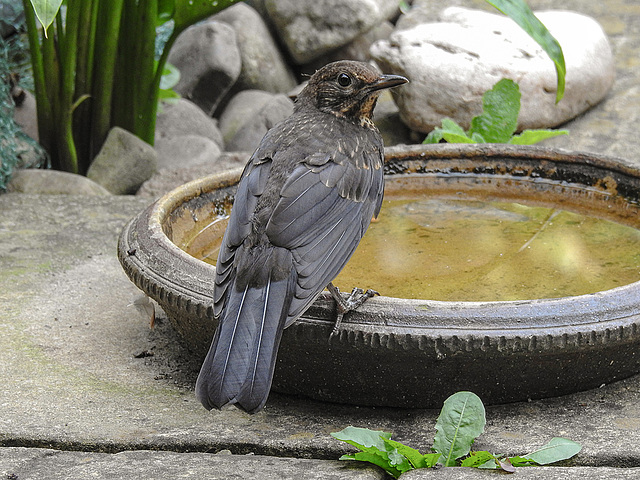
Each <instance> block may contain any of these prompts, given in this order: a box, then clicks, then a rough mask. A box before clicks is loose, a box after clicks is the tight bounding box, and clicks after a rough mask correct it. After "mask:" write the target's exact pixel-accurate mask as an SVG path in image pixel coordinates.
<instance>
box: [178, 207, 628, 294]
mask: <svg viewBox="0 0 640 480" xmlns="http://www.w3.org/2000/svg"><path fill="white" fill-rule="evenodd" d="M225 225H226V218H224V217H216V218H215V219H212V220H210V221H207V222H204V223H203V224H202V226H201V227H199V230H198V231H197V232H195V234H194V235H193V236H192V237H191V239H190V240H189V241H187V242H185V243H186V245H183V246H182V247H183V248H184V249H185V250H186V251H187V252H189V253H191V254H192V255H194V256H196V257H198V258H201V259H204V260H205V261H207V262H210V263H215V259H216V257H217V254H218V249H219V244H220V237H221V233H222V231H223V230H224V227H225ZM215 237H217V241H216V238H215ZM638 280H640V230H638V229H635V228H632V227H628V226H625V225H621V224H618V223H614V222H612V221H609V220H603V219H600V218H594V217H589V216H584V215H580V214H576V213H572V212H569V211H564V210H555V209H550V208H544V207H537V206H536V207H534V206H527V205H524V204H519V203H503V202H485V201H474V200H460V199H446V198H429V197H424V198H420V199H416V198H413V199H406V198H401V197H399V196H394V197H391V198H386V199H385V202H384V205H383V208H382V211H381V212H380V215H379V217H378V220H377V221H375V222H374V223H372V224H371V227H369V230H368V231H367V234H366V235H365V237H364V238H363V240H362V242H361V243H360V245H359V247H358V249H357V251H356V253H355V254H354V256H353V257H352V259H351V260H350V261H349V263H348V264H347V266H346V267H345V269H344V270H343V271H342V273H341V274H340V275H339V276H338V277H337V278H336V280H335V281H334V284H335V285H336V286H338V287H339V288H340V289H341V290H344V291H350V290H351V289H352V288H353V287H354V286H358V287H361V288H373V289H375V290H377V291H379V292H380V293H381V294H382V295H385V296H391V297H400V298H422V299H432V300H447V301H494V300H526V299H535V298H555V297H564V296H572V295H581V294H585V293H593V292H597V291H600V290H606V289H610V288H614V287H617V286H621V285H626V284H629V283H632V282H635V281H638Z"/></svg>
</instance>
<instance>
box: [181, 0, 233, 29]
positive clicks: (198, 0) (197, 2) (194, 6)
mask: <svg viewBox="0 0 640 480" xmlns="http://www.w3.org/2000/svg"><path fill="white" fill-rule="evenodd" d="M174 1H175V10H174V12H173V20H174V21H175V22H176V23H175V31H176V32H181V31H182V30H184V29H185V28H186V27H188V26H189V25H192V24H194V23H196V22H199V21H200V20H203V19H205V18H207V17H209V16H211V15H213V14H215V13H218V12H220V11H221V10H224V9H225V8H227V7H229V6H231V5H233V4H234V3H236V2H237V1H238V0H174Z"/></svg>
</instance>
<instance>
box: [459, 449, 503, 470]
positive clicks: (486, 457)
mask: <svg viewBox="0 0 640 480" xmlns="http://www.w3.org/2000/svg"><path fill="white" fill-rule="evenodd" d="M495 458H496V457H494V455H493V454H492V453H489V452H487V451H484V450H482V451H479V452H471V454H470V455H469V456H468V457H467V458H465V459H464V460H462V462H461V463H460V466H461V467H476V468H477V467H479V466H480V465H484V464H485V463H487V462H488V461H490V460H495ZM494 464H495V463H494Z"/></svg>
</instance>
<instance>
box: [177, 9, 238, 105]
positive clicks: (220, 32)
mask: <svg viewBox="0 0 640 480" xmlns="http://www.w3.org/2000/svg"><path fill="white" fill-rule="evenodd" d="M169 62H170V63H172V64H173V65H175V66H176V67H177V68H178V69H179V70H180V81H179V82H178V84H177V85H176V87H175V91H176V92H178V93H179V94H180V95H182V96H184V97H186V98H188V99H190V100H192V101H193V102H194V103H195V104H196V105H198V106H199V107H200V108H202V109H203V110H204V111H205V112H206V113H208V114H211V113H212V112H213V111H214V110H215V108H216V106H217V104H218V103H219V102H220V100H221V99H222V98H223V97H224V95H225V94H226V92H227V91H228V90H229V89H230V88H231V86H232V85H233V84H234V83H235V81H236V80H237V79H238V76H239V75H240V68H241V63H242V62H241V59H240V51H239V50H238V45H237V43H236V34H235V31H234V30H233V28H231V27H230V26H229V25H227V24H225V23H221V22H206V23H200V24H196V25H193V26H191V27H189V28H187V29H186V30H185V31H184V32H182V33H181V34H180V36H179V37H178V39H177V40H176V42H175V43H174V45H173V47H172V48H171V52H170V53H169Z"/></svg>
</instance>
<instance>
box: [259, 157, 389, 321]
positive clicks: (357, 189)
mask: <svg viewBox="0 0 640 480" xmlns="http://www.w3.org/2000/svg"><path fill="white" fill-rule="evenodd" d="M359 155H360V157H359V159H358V160H357V161H356V160H354V159H351V158H349V159H347V158H335V157H336V155H335V154H334V156H333V157H334V158H330V157H328V156H326V155H319V154H318V155H313V156H311V157H309V158H308V159H307V161H306V162H304V163H301V164H299V166H297V167H296V168H295V169H294V171H293V172H292V174H291V175H290V176H289V177H288V179H287V180H286V182H285V183H284V186H283V188H282V190H281V192H280V200H279V202H278V204H277V205H276V207H275V209H274V210H273V213H272V215H271V218H270V219H269V223H268V224H267V229H266V234H267V236H268V237H269V240H270V241H271V243H272V244H274V245H277V246H281V247H285V248H287V249H289V250H291V252H292V254H293V258H294V264H295V265H296V270H297V273H298V279H297V283H296V291H295V294H294V297H293V301H292V304H291V307H290V309H289V317H288V319H287V323H286V324H287V325H290V324H291V323H292V322H293V321H295V319H296V318H297V317H298V316H300V315H301V314H302V313H303V312H304V310H305V309H306V308H307V307H308V306H309V304H310V303H311V302H313V300H314V299H315V298H316V296H317V295H318V294H319V293H320V292H321V291H322V290H323V288H324V287H325V286H326V285H327V284H328V283H329V282H331V281H332V280H333V279H334V278H335V277H336V276H337V275H338V273H340V270H342V268H343V267H344V265H345V264H346V263H347V261H348V260H349V258H350V257H351V255H352V254H353V252H354V251H355V249H356V247H357V246H358V243H359V242H360V239H361V238H362V236H363V235H364V233H365V231H366V230H367V228H368V226H369V223H370V222H371V218H372V217H373V216H374V215H377V214H378V212H379V210H380V206H381V204H382V194H383V188H384V185H383V181H384V180H383V175H382V149H381V148H378V147H376V148H372V149H369V150H368V151H364V152H359Z"/></svg>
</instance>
